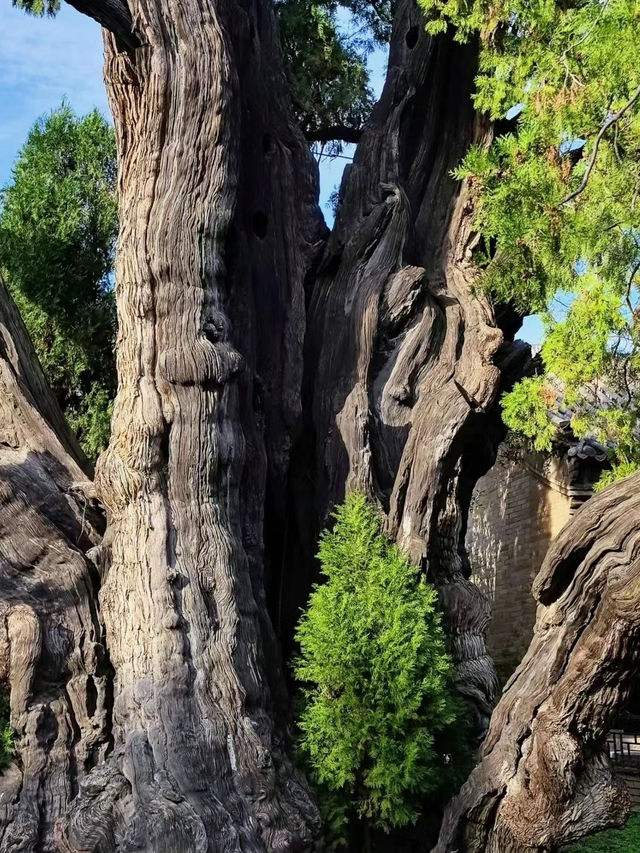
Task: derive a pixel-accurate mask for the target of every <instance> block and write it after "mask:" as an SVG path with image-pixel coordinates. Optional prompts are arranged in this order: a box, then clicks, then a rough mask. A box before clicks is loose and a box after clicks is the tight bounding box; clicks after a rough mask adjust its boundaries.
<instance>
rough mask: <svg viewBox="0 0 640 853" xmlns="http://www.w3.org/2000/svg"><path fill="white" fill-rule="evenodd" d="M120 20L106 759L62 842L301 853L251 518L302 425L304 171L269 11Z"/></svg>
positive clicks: (294, 783) (207, 11)
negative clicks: (126, 37) (131, 32)
mask: <svg viewBox="0 0 640 853" xmlns="http://www.w3.org/2000/svg"><path fill="white" fill-rule="evenodd" d="M129 10H130V13H131V16H132V20H133V22H134V24H135V35H136V38H137V40H138V41H139V43H140V46H139V47H137V48H136V49H134V50H129V51H126V50H119V47H122V45H121V43H120V41H119V40H118V39H117V38H116V37H115V36H112V35H108V36H107V38H106V48H107V61H106V80H107V87H108V92H109V96H110V102H111V107H112V111H113V115H114V119H115V125H116V133H117V139H118V149H119V193H120V220H121V231H120V237H119V242H118V253H117V261H116V279H117V305H118V320H119V333H118V357H117V364H118V377H119V389H118V395H117V399H116V403H115V410H114V416H113V422H112V438H111V442H110V445H109V448H108V450H107V451H106V453H105V454H104V455H103V456H102V457H101V459H100V460H99V462H98V465H97V471H96V486H97V490H98V493H99V495H100V497H101V499H102V500H103V502H104V504H105V506H106V508H107V511H108V529H107V534H106V543H108V544H107V546H106V547H105V549H104V550H103V555H102V559H103V562H104V565H105V569H104V572H105V577H104V582H103V585H102V588H101V591H100V602H101V610H102V614H103V618H104V622H105V626H106V637H107V642H108V647H109V653H110V657H111V662H112V664H113V667H114V672H115V679H114V707H113V739H114V749H113V752H112V754H111V755H110V756H109V757H108V759H107V761H106V762H105V763H104V764H102V765H101V766H100V767H97V768H96V769H94V771H93V772H92V773H91V775H90V776H89V777H88V778H87V779H86V780H84V781H83V782H82V784H81V786H80V791H79V794H78V796H77V797H76V799H75V801H74V803H73V804H72V807H71V809H70V810H69V812H68V814H67V815H66V816H65V818H64V820H63V821H61V824H60V843H61V847H62V849H64V850H73V851H86V850H100V851H112V850H121V851H128V850H139V849H144V850H149V851H157V853H159V851H166V853H179V852H180V851H185V853H204V851H217V853H223V851H224V853H231V851H240V850H242V851H266V850H268V851H294V850H307V849H310V847H311V845H312V843H313V835H314V832H315V830H316V828H317V824H318V818H317V814H316V810H315V806H314V804H313V801H312V799H311V796H310V794H309V792H308V790H307V788H306V785H305V783H304V782H303V780H302V778H301V777H299V775H298V774H297V773H296V771H295V769H294V768H293V765H292V762H291V760H290V758H289V757H288V755H287V744H286V739H285V731H284V725H283V724H282V722H279V723H277V724H276V723H275V722H274V706H275V705H276V703H277V702H278V701H279V699H280V695H279V694H280V692H281V676H280V671H279V667H278V666H277V664H276V663H275V662H276V660H277V657H276V655H275V654H274V649H273V637H272V631H271V628H270V624H269V621H268V618H267V617H266V613H265V608H264V607H263V604H262V599H263V596H264V593H263V578H262V525H263V517H262V515H263V511H264V510H263V507H264V501H265V489H266V482H267V466H268V468H269V477H270V478H271V479H270V482H272V483H273V484H274V485H273V487H274V488H277V484H278V482H279V481H280V480H282V478H283V477H284V471H286V464H287V455H288V449H287V448H288V445H289V443H290V433H291V432H292V431H293V430H294V429H295V428H296V426H297V423H296V421H297V419H298V418H299V412H300V402H299V386H300V379H299V377H300V375H301V369H302V366H301V358H302V335H303V328H304V313H303V310H304V300H303V279H304V276H305V273H306V269H307V267H308V265H309V263H310V259H311V256H312V255H313V253H314V251H315V250H316V246H315V244H316V242H317V241H318V240H319V238H320V236H321V228H322V225H321V221H320V220H319V214H318V211H317V207H316V197H317V186H316V178H315V171H314V168H313V163H312V162H311V161H310V154H309V151H308V149H307V147H306V145H305V143H304V141H303V140H302V138H301V137H300V136H299V135H298V134H297V132H296V131H294V130H293V129H292V127H291V123H290V118H289V113H288V104H287V101H286V98H285V97H284V96H283V93H284V92H286V89H285V86H284V81H283V79H282V72H281V69H280V66H279V62H278V52H277V50H276V45H275V42H274V33H273V19H272V12H271V9H270V6H269V4H268V3H267V2H265V0H244V2H231V0H219V2H209V0H180V2H177V0H153V2H151V3H147V2H142V0H132V2H131V3H130V4H129ZM260 374H262V377H263V382H262V384H261V383H260V378H259V377H260Z"/></svg>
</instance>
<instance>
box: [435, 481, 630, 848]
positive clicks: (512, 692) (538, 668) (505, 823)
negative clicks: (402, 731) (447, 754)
mask: <svg viewBox="0 0 640 853" xmlns="http://www.w3.org/2000/svg"><path fill="white" fill-rule="evenodd" d="M639 486H640V476H639V475H635V476H633V477H629V478H627V479H625V480H623V481H622V482H620V483H617V484H615V485H613V486H611V487H609V488H608V489H606V490H605V491H604V492H603V493H602V494H601V495H598V496H597V497H594V498H591V500H590V501H589V502H588V503H587V504H585V505H584V506H583V507H582V508H581V509H580V511H579V512H578V513H577V514H576V516H575V517H574V518H573V519H572V521H571V522H570V523H569V524H568V525H567V527H566V528H565V529H564V530H563V532H562V533H561V534H560V536H559V537H558V539H557V540H556V541H555V542H554V543H553V544H552V546H551V548H550V549H549V553H548V555H547V557H546V559H545V561H544V563H543V566H542V568H541V570H540V573H539V574H538V576H537V577H536V580H535V584H534V595H535V597H536V600H537V601H538V614H537V619H536V626H535V633H534V637H533V640H532V642H531V645H530V647H529V650H528V651H527V654H526V655H525V657H524V659H523V661H522V663H521V664H520V666H519V667H518V669H517V670H516V672H515V673H514V675H513V676H512V677H511V680H510V681H509V683H508V684H507V687H506V688H505V692H504V694H503V696H502V698H501V700H500V702H499V704H498V706H497V707H496V710H495V712H494V714H493V717H492V720H491V727H490V729H489V732H488V735H487V738H486V740H485V742H484V744H483V747H482V755H481V761H480V764H479V765H478V766H477V767H476V768H475V770H474V771H473V773H472V774H471V776H470V778H469V780H468V781H467V782H466V784H465V785H464V787H463V788H462V790H461V792H460V794H459V796H458V797H457V798H456V799H455V800H454V801H453V803H452V804H451V806H450V807H449V809H448V812H447V815H446V816H445V821H444V823H443V827H442V831H441V835H440V840H439V843H438V845H437V847H436V848H435V851H434V853H454V851H458V853H552V851H555V850H557V848H558V847H559V846H560V845H562V844H565V843H567V842H570V841H574V840H576V839H578V838H580V837H581V836H583V835H586V834H588V833H590V832H594V831H595V830H597V829H600V828H602V827H604V826H608V825H615V824H619V823H622V822H623V820H624V819H625V817H626V815H627V813H628V809H629V800H628V794H627V793H626V791H625V790H624V787H623V785H622V783H621V782H619V781H618V780H616V779H615V777H614V776H613V775H612V772H611V767H610V765H609V760H608V758H607V757H606V756H605V754H604V751H603V745H604V740H605V737H606V734H607V732H608V731H609V728H610V726H611V724H612V722H613V719H614V717H615V715H616V713H617V712H618V710H619V709H620V707H621V705H622V703H623V702H624V700H625V698H626V696H627V694H628V691H629V687H630V683H631V681H632V678H633V677H635V676H636V675H637V668H638V661H639V658H640V608H639V607H638V600H639V598H640V524H639V523H638V521H639V519H640V491H639V488H638V487H639Z"/></svg>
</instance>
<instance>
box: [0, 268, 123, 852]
mask: <svg viewBox="0 0 640 853" xmlns="http://www.w3.org/2000/svg"><path fill="white" fill-rule="evenodd" d="M76 450H77V448H76V447H75V444H74V443H73V441H72V440H71V439H70V437H69V436H68V435H67V434H66V428H65V425H64V419H63V416H62V413H61V411H60V410H59V408H58V406H57V403H56V401H55V399H54V397H53V395H52V394H51V392H50V391H49V389H48V386H47V384H46V381H45V379H44V376H43V374H42V370H41V369H40V366H39V364H38V360H37V358H36V355H35V352H34V350H33V347H32V346H31V343H30V341H29V339H28V336H27V332H26V329H25V328H24V325H23V323H22V321H21V319H20V317H19V315H18V312H17V311H16V309H15V307H14V305H13V303H12V301H11V298H10V296H9V294H8V293H7V291H6V289H5V287H4V284H2V282H1V281H0V680H1V683H2V687H1V688H0V689H2V690H3V691H7V692H8V693H9V695H10V707H11V720H10V722H11V726H12V728H13V730H14V748H15V756H14V761H13V763H12V764H11V765H10V766H9V767H8V768H7V769H5V770H4V771H3V773H2V774H1V775H0V849H2V851H3V853H5V851H6V853H9V851H20V853H31V851H33V852H34V853H35V851H38V853H47V851H54V850H57V845H56V844H55V840H54V826H55V821H56V819H57V818H58V817H59V816H60V814H61V813H62V812H63V811H64V809H65V808H66V807H67V806H68V804H69V802H70V801H71V800H72V799H73V797H74V796H75V794H76V792H77V788H78V783H79V781H80V780H81V779H82V778H83V777H84V776H85V775H86V774H87V772H88V771H89V770H90V769H91V768H92V767H93V766H94V765H95V764H96V763H98V762H99V761H101V760H103V759H104V757H105V754H106V752H107V750H108V748H109V741H110V701H109V700H110V693H111V668H110V666H109V661H108V658H107V655H106V652H105V647H104V643H103V628H102V625H101V621H100V614H99V611H98V607H97V602H96V593H97V588H98V572H97V570H96V568H95V566H94V565H93V564H92V562H91V559H90V558H89V557H88V556H87V554H86V553H85V552H86V551H87V550H88V549H89V550H90V549H92V548H93V546H95V545H96V544H97V543H98V542H99V541H100V536H101V519H100V516H99V514H98V513H97V512H96V509H95V508H94V506H93V498H92V496H91V483H90V482H89V480H88V476H87V474H86V473H85V472H84V471H83V470H82V468H81V467H80V464H79V463H80V462H81V461H82V460H81V457H80V455H79V454H77V455H76Z"/></svg>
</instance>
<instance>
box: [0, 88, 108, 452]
mask: <svg viewBox="0 0 640 853" xmlns="http://www.w3.org/2000/svg"><path fill="white" fill-rule="evenodd" d="M115 182H116V151H115V139H114V133H113V129H112V128H111V127H110V126H109V125H108V124H107V122H106V121H105V119H104V118H103V117H102V116H101V115H100V114H99V113H98V112H95V111H94V112H92V113H90V114H89V115H87V116H84V117H83V118H78V117H77V116H75V115H74V113H73V111H72V110H71V109H70V107H69V106H67V105H66V104H63V105H62V107H61V108H60V109H58V110H56V111H54V112H52V113H51V114H50V115H48V116H46V117H44V118H42V119H40V120H39V121H37V122H36V124H35V125H34V126H33V128H32V129H31V131H30V133H29V136H28V138H27V141H26V143H25V145H24V147H23V148H22V150H21V152H20V154H19V156H18V160H17V162H16V164H15V166H14V169H13V180H12V182H11V184H10V185H9V186H7V187H5V188H4V189H3V190H2V193H1V194H0V267H1V268H2V272H3V273H4V277H5V279H6V281H7V286H8V287H9V290H10V291H11V294H12V296H13V298H14V299H15V301H16V304H17V306H18V308H19V310H20V312H21V314H22V317H23V319H24V321H25V325H26V326H27V329H28V331H29V334H30V336H31V340H32V341H33V344H34V346H35V348H36V352H37V354H38V357H39V359H40V362H41V364H42V367H43V369H44V371H45V373H46V375H47V378H48V379H49V382H50V383H51V386H52V388H53V390H54V392H55V394H56V396H57V398H58V401H59V402H60V404H61V406H62V408H63V410H64V412H65V414H66V415H67V418H68V420H69V422H70V424H71V425H72V427H73V428H74V429H75V430H76V432H77V435H78V438H79V439H80V441H81V443H82V444H83V446H84V448H85V451H86V452H87V454H88V455H89V456H91V457H94V458H95V456H96V455H97V454H98V453H99V452H100V450H102V449H103V448H104V447H105V445H106V443H107V441H108V437H109V411H110V406H111V400H112V398H113V396H114V394H115V388H116V373H115V357H114V342H115V330H116V318H115V298H114V292H113V280H112V273H113V256H114V249H115V240H116V235H117V230H118V217H117V201H116V194H115Z"/></svg>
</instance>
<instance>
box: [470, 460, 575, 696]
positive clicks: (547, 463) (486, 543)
mask: <svg viewBox="0 0 640 853" xmlns="http://www.w3.org/2000/svg"><path fill="white" fill-rule="evenodd" d="M571 509H572V500H571V498H570V497H569V494H568V489H567V488H566V486H565V472H564V471H563V468H562V463H560V462H555V461H554V460H552V459H549V458H548V457H544V456H543V455H542V454H529V455H527V456H526V457H523V458H522V459H521V460H519V461H515V460H514V459H512V458H509V453H508V450H503V451H501V453H500V454H499V456H498V460H497V462H496V464H495V465H494V467H493V468H492V469H491V471H489V473H488V474H487V475H486V476H484V477H483V478H482V479H481V480H479V481H478V484H477V486H476V489H475V491H474V493H473V499H472V504H471V511H470V514H469V525H468V530H467V540H466V542H467V549H468V552H469V559H470V561H471V567H472V570H473V576H472V580H473V581H474V582H475V583H476V584H477V585H478V586H479V587H480V588H481V589H482V590H483V591H484V592H485V593H486V595H488V596H489V598H490V599H491V601H492V604H493V618H492V620H491V623H490V626H489V632H488V636H487V645H488V648H489V652H490V654H491V655H492V657H493V659H494V661H495V663H496V669H497V671H498V675H499V676H500V679H501V681H502V683H504V681H506V679H507V678H508V677H509V675H511V673H512V672H513V670H514V669H515V667H516V666H517V665H518V663H519V662H520V660H521V658H522V656H523V654H524V652H525V651H526V649H527V647H528V645H529V641H530V640H531V636H532V633H533V625H534V622H535V602H534V600H533V597H532V595H531V584H532V581H533V578H534V577H535V574H536V572H537V571H538V569H539V568H540V565H541V563H542V560H543V558H544V555H545V553H546V551H547V548H548V547H549V543H550V542H551V540H552V539H553V538H554V537H555V536H557V535H558V533H559V532H560V530H561V529H562V528H563V527H564V525H565V524H566V522H567V521H568V519H569V516H570V512H571Z"/></svg>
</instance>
